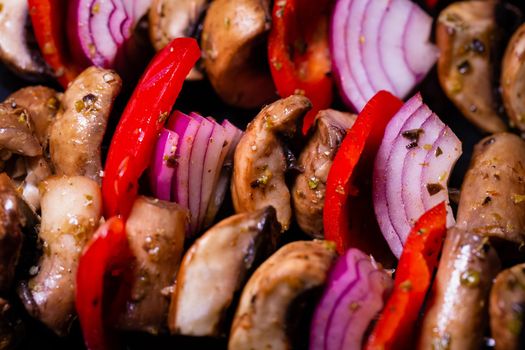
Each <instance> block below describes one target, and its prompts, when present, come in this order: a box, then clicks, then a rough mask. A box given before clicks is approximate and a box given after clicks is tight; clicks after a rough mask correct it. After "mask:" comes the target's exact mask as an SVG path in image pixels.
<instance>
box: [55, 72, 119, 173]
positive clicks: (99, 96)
mask: <svg viewBox="0 0 525 350" xmlns="http://www.w3.org/2000/svg"><path fill="white" fill-rule="evenodd" d="M121 86H122V80H121V79H120V77H119V76H118V75H117V73H115V72H114V71H112V70H107V69H102V68H97V67H90V68H88V69H86V70H85V71H84V72H82V73H81V74H80V75H79V76H78V77H77V78H76V79H75V80H74V81H73V82H72V83H71V84H70V85H69V87H68V89H67V90H66V92H65V93H64V97H63V99H62V106H61V109H60V110H59V112H58V114H57V116H56V119H55V122H54V123H53V124H52V125H51V130H50V140H49V147H50V154H51V161H52V162H53V165H54V167H55V171H56V173H57V174H58V175H68V176H73V175H82V176H87V177H89V178H91V179H93V180H95V181H97V182H100V171H101V170H102V165H101V159H100V146H101V144H102V138H103V137H104V132H105V131H106V125H107V120H108V118H109V115H110V113H111V107H112V106H113V102H114V101H115V98H116V97H117V95H118V93H119V92H120V88H121Z"/></svg>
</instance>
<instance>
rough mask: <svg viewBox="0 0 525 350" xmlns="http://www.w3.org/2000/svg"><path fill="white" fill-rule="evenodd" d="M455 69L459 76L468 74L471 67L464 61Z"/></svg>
mask: <svg viewBox="0 0 525 350" xmlns="http://www.w3.org/2000/svg"><path fill="white" fill-rule="evenodd" d="M457 68H458V72H459V74H467V73H468V72H470V68H471V67H470V63H469V61H467V60H465V61H462V62H461V63H460V64H458V66H457Z"/></svg>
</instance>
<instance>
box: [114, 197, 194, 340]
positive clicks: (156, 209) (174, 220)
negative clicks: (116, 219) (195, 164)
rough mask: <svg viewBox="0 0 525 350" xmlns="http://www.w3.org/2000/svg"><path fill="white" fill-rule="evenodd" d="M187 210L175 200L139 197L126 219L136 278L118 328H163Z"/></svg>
mask: <svg viewBox="0 0 525 350" xmlns="http://www.w3.org/2000/svg"><path fill="white" fill-rule="evenodd" d="M188 216H189V213H188V211H187V210H186V209H183V208H182V207H180V206H179V205H178V204H176V203H171V202H165V201H161V200H158V199H151V198H146V197H138V198H137V199H136V200H135V203H134V204H133V207H132V209H131V213H130V215H129V218H128V220H127V222H126V234H127V236H128V240H129V243H130V247H131V251H132V253H133V255H134V257H135V259H136V265H135V278H134V280H133V282H132V287H131V293H130V298H129V300H128V301H127V302H126V307H125V311H124V313H123V314H122V315H121V316H120V318H119V320H118V328H120V329H125V330H137V331H146V332H149V333H152V334H158V333H159V332H161V331H163V330H165V329H166V326H167V323H166V319H167V315H168V308H169V298H170V295H171V290H172V285H173V283H174V281H175V275H176V274H177V271H178V269H179V263H180V259H181V257H182V249H183V246H184V236H185V234H186V226H187V223H188Z"/></svg>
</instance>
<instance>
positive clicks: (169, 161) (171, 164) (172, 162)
mask: <svg viewBox="0 0 525 350" xmlns="http://www.w3.org/2000/svg"><path fill="white" fill-rule="evenodd" d="M176 165H177V157H175V156H171V157H167V158H166V166H167V167H168V168H175V166H176Z"/></svg>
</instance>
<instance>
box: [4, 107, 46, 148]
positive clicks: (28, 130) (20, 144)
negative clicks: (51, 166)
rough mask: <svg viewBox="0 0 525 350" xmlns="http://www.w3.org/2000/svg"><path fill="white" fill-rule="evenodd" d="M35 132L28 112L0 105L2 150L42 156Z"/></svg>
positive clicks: (19, 108)
mask: <svg viewBox="0 0 525 350" xmlns="http://www.w3.org/2000/svg"><path fill="white" fill-rule="evenodd" d="M33 130H34V126H33V122H32V121H31V119H30V116H29V113H28V112H27V110H25V109H24V108H21V107H18V106H13V105H11V104H8V103H0V149H3V150H4V151H9V152H12V153H16V154H20V155H24V156H29V157H35V156H40V155H42V147H41V146H40V143H39V142H38V139H37V138H36V136H35V135H34V133H33Z"/></svg>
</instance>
